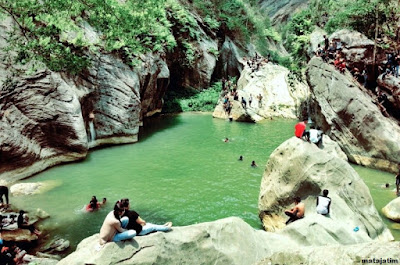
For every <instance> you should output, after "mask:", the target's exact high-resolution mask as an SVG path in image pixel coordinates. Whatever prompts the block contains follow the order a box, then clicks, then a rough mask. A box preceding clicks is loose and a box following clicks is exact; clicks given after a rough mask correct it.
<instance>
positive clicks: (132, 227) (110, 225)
mask: <svg viewBox="0 0 400 265" xmlns="http://www.w3.org/2000/svg"><path fill="white" fill-rule="evenodd" d="M171 230H172V222H167V223H165V224H163V225H157V224H152V223H148V222H146V221H145V220H144V219H142V218H141V217H140V215H139V214H138V213H137V212H136V211H134V210H131V209H130V202H129V199H128V198H123V199H121V200H119V201H117V202H116V203H115V205H114V209H113V210H112V211H111V212H109V213H108V214H107V216H106V218H105V219H104V222H103V225H102V226H101V228H100V241H99V245H98V246H97V250H100V249H101V247H102V246H103V245H104V244H106V243H107V242H118V241H123V240H128V239H132V238H133V237H135V236H144V235H147V234H149V233H152V232H156V231H161V232H168V231H171Z"/></svg>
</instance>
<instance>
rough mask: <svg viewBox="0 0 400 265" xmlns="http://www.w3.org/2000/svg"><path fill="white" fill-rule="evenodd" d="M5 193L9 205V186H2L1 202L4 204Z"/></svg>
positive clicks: (0, 191) (0, 188) (0, 192)
mask: <svg viewBox="0 0 400 265" xmlns="http://www.w3.org/2000/svg"><path fill="white" fill-rule="evenodd" d="M3 195H4V197H5V198H6V206H8V187H7V186H0V203H1V204H3V203H4V201H3Z"/></svg>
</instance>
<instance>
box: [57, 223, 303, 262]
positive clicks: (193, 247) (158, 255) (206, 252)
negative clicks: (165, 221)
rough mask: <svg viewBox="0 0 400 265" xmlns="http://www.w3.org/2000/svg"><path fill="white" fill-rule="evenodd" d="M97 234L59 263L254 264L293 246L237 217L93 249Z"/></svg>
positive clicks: (283, 239)
mask: <svg viewBox="0 0 400 265" xmlns="http://www.w3.org/2000/svg"><path fill="white" fill-rule="evenodd" d="M98 240H99V238H98V234H95V235H93V236H91V237H88V238H86V239H84V240H83V241H82V242H81V243H79V245H78V247H77V250H76V251H75V252H74V253H72V254H70V255H69V256H67V257H66V258H64V259H62V260H61V261H60V262H59V263H58V265H63V264H65V265H75V264H76V265H78V264H79V265H81V264H96V265H102V264H104V265H109V264H116V263H118V264H135V265H137V264H163V265H176V264H226V265H235V264H237V265H245V264H254V263H256V262H258V261H260V260H262V259H263V258H265V257H267V256H269V255H271V254H272V253H273V252H276V251H283V250H284V249H285V248H294V247H295V244H294V243H293V242H292V241H291V240H290V239H289V238H288V237H286V236H284V235H280V236H277V235H275V234H273V233H267V232H265V231H262V230H255V229H254V228H252V227H251V226H250V225H248V224H247V223H245V222H244V221H243V220H241V219H240V218H237V217H230V218H225V219H221V220H217V221H214V222H207V223H201V224H196V225H190V226H185V227H174V228H173V231H171V232H168V233H161V232H157V233H154V234H150V235H147V236H137V237H135V238H134V239H133V240H130V241H126V242H118V243H107V244H106V245H105V247H104V248H103V249H101V250H100V251H96V250H95V246H96V245H97V243H98Z"/></svg>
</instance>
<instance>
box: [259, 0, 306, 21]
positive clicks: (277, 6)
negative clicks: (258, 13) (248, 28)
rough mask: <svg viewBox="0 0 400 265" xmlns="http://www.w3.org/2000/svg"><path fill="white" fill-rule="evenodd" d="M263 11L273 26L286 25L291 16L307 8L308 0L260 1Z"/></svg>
mask: <svg viewBox="0 0 400 265" xmlns="http://www.w3.org/2000/svg"><path fill="white" fill-rule="evenodd" d="M259 2H260V6H261V8H262V9H263V11H264V12H265V13H266V14H267V16H268V17H270V18H271V21H272V24H273V25H279V24H286V22H288V21H289V19H290V18H291V17H292V15H293V14H295V13H297V12H299V11H301V10H302V9H304V8H306V7H307V4H308V2H309V1H308V0H283V1H282V0H262V1H259Z"/></svg>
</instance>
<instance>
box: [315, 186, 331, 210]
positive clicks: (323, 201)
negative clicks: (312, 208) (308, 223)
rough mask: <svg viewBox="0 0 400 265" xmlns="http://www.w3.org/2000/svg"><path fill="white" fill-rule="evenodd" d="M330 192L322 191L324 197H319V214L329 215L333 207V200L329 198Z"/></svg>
mask: <svg viewBox="0 0 400 265" xmlns="http://www.w3.org/2000/svg"><path fill="white" fill-rule="evenodd" d="M328 193H329V191H328V190H323V191H322V196H321V195H320V196H318V197H317V213H319V214H322V215H327V214H329V211H330V207H331V198H329V197H328Z"/></svg>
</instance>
